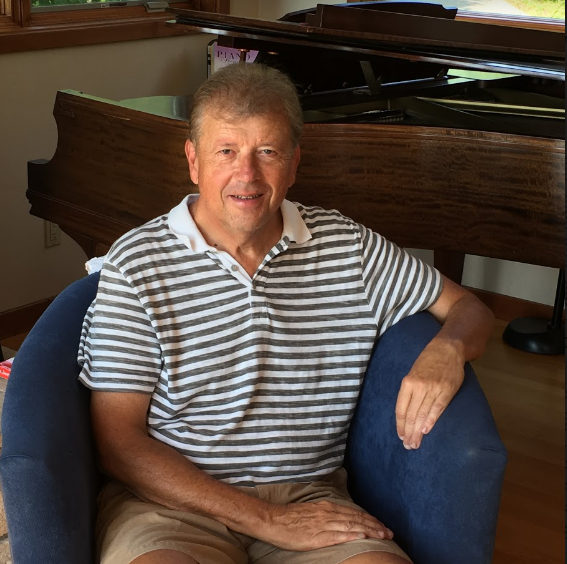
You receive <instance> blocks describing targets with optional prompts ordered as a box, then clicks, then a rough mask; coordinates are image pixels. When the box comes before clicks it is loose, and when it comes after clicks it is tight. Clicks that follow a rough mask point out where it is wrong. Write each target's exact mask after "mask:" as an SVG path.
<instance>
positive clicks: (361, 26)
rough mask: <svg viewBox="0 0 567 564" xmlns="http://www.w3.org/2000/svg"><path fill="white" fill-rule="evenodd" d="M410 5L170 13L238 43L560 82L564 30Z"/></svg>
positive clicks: (195, 27) (180, 21)
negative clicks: (258, 15) (275, 13)
mask: <svg viewBox="0 0 567 564" xmlns="http://www.w3.org/2000/svg"><path fill="white" fill-rule="evenodd" d="M408 4H409V5H410V6H411V10H413V9H419V3H417V2H411V3H404V2H364V3H356V4H344V5H321V4H319V5H318V6H317V7H316V8H314V9H313V10H304V11H302V12H299V13H294V14H289V15H288V16H284V18H282V19H281V20H279V21H268V20H258V19H249V18H243V17H238V16H229V15H223V14H212V13H206V12H197V11H192V10H185V9H176V8H170V9H168V11H170V12H172V13H174V14H175V15H176V20H175V23H176V24H182V25H185V26H188V28H187V29H188V30H191V31H203V32H208V33H214V34H218V35H219V36H228V37H232V38H238V39H240V40H251V41H254V42H263V43H266V42H268V43H269V44H272V45H273V44H278V43H279V44H288V45H289V44H295V45H299V46H301V45H303V46H305V47H316V48H324V49H327V50H329V49H330V50H341V51H348V52H350V53H352V54H353V55H354V54H359V55H361V56H365V55H367V56H381V57H388V58H393V59H403V60H406V61H411V62H422V63H434V64H438V65H442V66H444V67H450V68H460V69H469V70H480V71H488V72H500V73H511V74H515V75H522V76H531V77H537V78H542V79H551V80H554V81H563V82H564V81H565V45H564V36H563V34H560V33H557V32H553V31H546V30H540V29H528V28H521V27H508V26H502V25H495V24H487V23H479V22H469V21H460V20H456V19H450V18H451V17H454V14H455V13H456V9H448V10H446V11H444V9H443V8H442V7H441V6H437V7H436V8H433V10H437V11H433V12H432V11H431V8H427V6H428V5H424V8H423V9H422V10H420V12H419V13H420V14H424V13H426V14H428V15H416V14H415V13H409V14H408V13H400V12H404V11H405V12H407V11H409V10H408ZM379 5H381V6H379ZM434 6H435V5H434ZM416 7H417V8H416ZM384 8H385V9H386V10H389V11H384ZM431 13H434V14H435V16H432V15H429V14H431ZM298 20H299V21H298ZM227 46H228V45H227ZM251 48H252V47H251ZM255 48H258V47H257V46H256V47H255Z"/></svg>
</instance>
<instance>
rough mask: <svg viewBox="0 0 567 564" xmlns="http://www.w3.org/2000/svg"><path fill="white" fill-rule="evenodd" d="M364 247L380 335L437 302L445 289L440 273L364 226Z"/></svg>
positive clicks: (369, 295) (368, 289) (370, 298)
mask: <svg viewBox="0 0 567 564" xmlns="http://www.w3.org/2000/svg"><path fill="white" fill-rule="evenodd" d="M361 244H362V271H363V280H364V286H365V290H366V295H367V298H368V301H369V304H370V307H371V309H372V312H373V314H374V316H375V319H376V323H377V325H378V335H382V333H384V331H386V329H388V328H389V327H391V326H392V325H394V324H396V323H397V322H398V321H400V320H402V319H403V318H404V317H408V316H409V315H413V314H415V313H418V312H419V311H423V310H426V309H427V308H429V307H430V306H432V305H433V304H434V303H435V302H436V301H437V299H438V298H439V296H440V295H441V291H442V290H443V277H442V276H441V274H440V273H439V271H437V270H436V269H435V268H433V267H431V266H429V265H428V264H426V263H424V262H423V261H421V260H419V259H417V258H415V257H413V256H411V255H410V254H409V253H408V252H407V251H405V250H403V249H401V248H400V247H398V246H397V245H395V244H394V243H392V242H390V241H388V240H387V239H385V238H384V237H382V236H381V235H378V234H376V233H374V232H372V231H371V230H369V229H366V228H365V227H363V226H361Z"/></svg>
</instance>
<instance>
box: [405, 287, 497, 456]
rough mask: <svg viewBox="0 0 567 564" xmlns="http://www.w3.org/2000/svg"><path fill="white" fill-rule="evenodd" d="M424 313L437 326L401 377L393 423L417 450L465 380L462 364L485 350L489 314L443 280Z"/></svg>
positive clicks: (407, 442)
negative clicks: (428, 314)
mask: <svg viewBox="0 0 567 564" xmlns="http://www.w3.org/2000/svg"><path fill="white" fill-rule="evenodd" d="M428 311H429V312H430V313H431V314H432V315H433V316H434V317H435V318H436V319H437V321H439V322H440V323H441V324H442V328H441V330H440V331H439V333H438V334H437V336H436V337H435V338H434V339H433V340H432V341H431V342H430V343H429V344H428V345H427V347H425V349H424V350H423V352H422V353H421V354H420V355H419V357H418V358H417V360H416V361H415V363H414V365H413V367H412V369H411V370H410V372H409V374H408V375H407V376H406V377H405V378H404V379H403V381H402V386H401V389H400V393H399V395H398V401H397V404H396V426H397V431H398V435H399V437H400V439H401V440H402V441H403V443H404V446H405V447H406V448H407V449H417V448H419V447H420V445H421V441H422V439H423V436H424V435H427V433H429V432H430V431H431V429H432V428H433V426H434V425H435V423H436V422H437V420H438V419H439V417H440V416H441V414H442V413H443V411H445V408H446V407H447V406H448V405H449V403H450V402H451V400H452V399H453V397H454V396H455V394H456V393H457V391H458V390H459V388H460V387H461V384H462V383H463V378H464V364H465V362H468V361H470V360H474V359H475V358H478V357H479V356H480V355H482V353H483V352H484V349H485V347H486V343H487V341H488V338H489V337H490V333H491V331H492V325H493V322H494V316H493V314H492V312H491V311H490V310H489V309H488V308H487V307H486V306H485V305H484V304H483V303H482V302H481V301H480V300H479V299H478V298H476V296H474V295H473V294H471V293H470V292H468V291H467V290H465V289H464V288H461V286H459V285H457V284H455V283H454V282H451V281H450V280H449V279H447V278H444V281H443V291H442V292H441V295H440V296H439V298H438V299H437V301H436V302H435V303H434V304H433V305H432V306H431V307H430V308H429V309H428Z"/></svg>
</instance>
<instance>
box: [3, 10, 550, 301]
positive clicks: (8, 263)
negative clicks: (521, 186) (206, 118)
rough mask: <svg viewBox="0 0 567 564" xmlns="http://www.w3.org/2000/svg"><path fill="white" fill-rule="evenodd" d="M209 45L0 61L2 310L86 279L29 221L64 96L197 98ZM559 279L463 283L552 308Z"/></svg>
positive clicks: (80, 261)
mask: <svg viewBox="0 0 567 564" xmlns="http://www.w3.org/2000/svg"><path fill="white" fill-rule="evenodd" d="M326 3H331V4H332V3H339V2H326ZM314 4H316V2H315V1H313V2H311V1H309V0H232V12H233V14H235V15H240V16H246V17H260V18H266V19H274V18H278V17H281V16H282V15H283V14H285V13H287V12H291V11H295V10H299V9H303V8H307V7H310V6H312V5H314ZM210 39H211V37H210V36H206V35H195V36H187V37H175V38H167V39H154V40H145V41H133V42H123V43H114V44H106V45H97V46H87V47H73V48H63V49H53V50H44V51H32V52H28V53H14V54H4V55H0V77H1V79H0V101H1V102H0V264H1V265H2V272H1V274H0V312H2V311H6V310H8V309H12V308H16V307H20V306H22V305H26V304H29V303H32V302H36V301H39V300H42V299H45V298H47V297H50V296H54V295H56V294H57V293H58V292H60V291H61V290H62V289H63V288H64V287H65V286H66V285H68V284H69V283H70V282H71V281H73V280H75V279H77V278H79V277H81V276H83V274H84V269H83V265H84V260H85V256H84V253H83V252H82V250H81V249H80V248H79V246H78V245H77V244H76V243H75V242H74V241H72V240H71V239H70V238H68V237H67V236H65V235H63V237H62V244H61V245H60V246H58V247H53V248H50V249H45V248H44V243H43V221H42V220H40V219H38V218H35V217H32V216H30V215H29V203H28V201H27V199H26V197H25V192H26V188H27V170H26V166H27V162H28V161H29V160H32V159H38V158H45V159H49V158H50V157H51V156H52V155H53V152H54V151H55V148H56V146H57V129H56V126H55V120H54V119H53V116H52V112H53V104H54V100H55V94H56V92H57V90H60V89H66V88H72V89H75V90H81V91H83V92H86V93H88V94H92V95H96V96H101V97H104V98H110V99H113V100H121V99H126V98H135V97H143V96H152V95H176V94H188V93H192V92H194V91H195V89H196V88H197V86H198V85H199V84H200V82H201V81H202V80H203V79H204V78H205V76H206V62H205V61H206V56H205V49H206V45H207V43H208V42H209V41H210ZM424 255H425V256H428V254H427V253H424ZM556 276H557V273H556V271H554V270H551V269H544V268H539V267H532V266H526V265H518V264H515V263H507V262H503V261H492V260H489V259H482V258H478V257H467V262H466V265H465V280H464V282H465V284H468V285H471V286H474V287H479V288H484V289H487V290H491V291H495V292H499V293H503V294H508V295H512V296H517V297H521V298H524V299H528V300H533V301H538V302H541V303H548V304H550V303H552V302H553V295H554V292H555V285H556Z"/></svg>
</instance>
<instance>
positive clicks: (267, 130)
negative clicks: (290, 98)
mask: <svg viewBox="0 0 567 564" xmlns="http://www.w3.org/2000/svg"><path fill="white" fill-rule="evenodd" d="M202 129H203V135H204V136H207V137H209V139H211V140H212V138H215V137H223V136H231V135H232V136H240V135H249V134H250V133H252V132H254V133H261V134H262V136H263V137H267V138H273V139H275V140H280V141H282V140H284V139H285V140H286V141H287V140H288V139H289V137H290V134H289V132H288V129H289V123H288V122H287V119H286V118H285V116H283V115H282V114H280V113H276V112H274V113H270V114H257V115H249V116H234V115H230V114H226V113H219V112H208V113H206V114H205V115H204V119H203V128H202ZM282 137H283V138H284V139H282ZM286 138H287V139H286Z"/></svg>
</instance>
